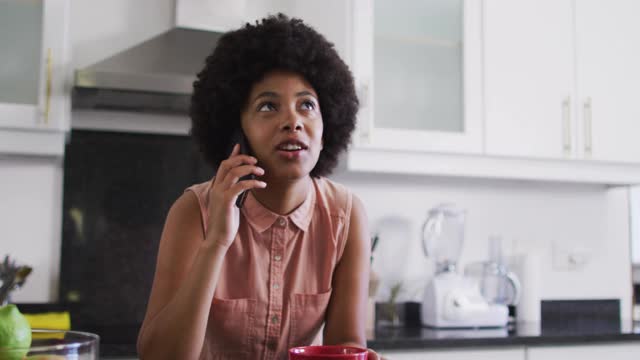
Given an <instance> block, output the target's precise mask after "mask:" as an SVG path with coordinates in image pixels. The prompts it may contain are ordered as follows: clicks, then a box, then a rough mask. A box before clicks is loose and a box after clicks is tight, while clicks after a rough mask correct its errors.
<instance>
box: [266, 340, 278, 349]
mask: <svg viewBox="0 0 640 360" xmlns="http://www.w3.org/2000/svg"><path fill="white" fill-rule="evenodd" d="M267 346H268V347H269V349H270V350H272V351H275V350H276V349H277V348H278V343H277V342H276V341H269V342H268V343H267Z"/></svg>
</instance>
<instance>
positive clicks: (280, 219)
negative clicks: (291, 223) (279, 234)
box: [278, 218, 287, 226]
mask: <svg viewBox="0 0 640 360" xmlns="http://www.w3.org/2000/svg"><path fill="white" fill-rule="evenodd" d="M286 224H287V220H285V219H284V218H279V219H278V225H280V226H285V225H286Z"/></svg>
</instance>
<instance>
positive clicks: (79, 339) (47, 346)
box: [0, 329, 100, 360]
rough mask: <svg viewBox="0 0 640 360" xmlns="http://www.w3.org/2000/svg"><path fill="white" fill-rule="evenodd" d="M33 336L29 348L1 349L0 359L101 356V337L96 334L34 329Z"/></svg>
mask: <svg viewBox="0 0 640 360" xmlns="http://www.w3.org/2000/svg"><path fill="white" fill-rule="evenodd" d="M31 338H32V340H31V347H30V348H29V349H20V348H2V349H0V360H5V359H7V360H14V359H24V360H98V359H99V357H100V355H99V353H100V352H99V350H100V337H99V336H98V335H95V334H91V333H87V332H80V331H61V330H40V329H33V330H31ZM25 353H26V356H25V357H24V358H22V357H21V356H22V354H25Z"/></svg>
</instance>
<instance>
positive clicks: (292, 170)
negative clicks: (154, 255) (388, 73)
mask: <svg viewBox="0 0 640 360" xmlns="http://www.w3.org/2000/svg"><path fill="white" fill-rule="evenodd" d="M357 108H358V99H357V97H356V95H355V91H354V85H353V78H352V76H351V73H350V72H349V69H348V68H347V66H346V65H345V64H344V62H343V61H342V60H341V59H340V57H339V56H338V54H337V53H336V51H335V49H334V48H333V45H332V44H331V43H329V42H328V41H327V40H326V39H325V38H324V37H323V36H322V35H320V34H318V33H317V32H316V31H314V30H313V29H311V28H310V27H308V26H306V25H305V24H303V23H302V21H300V20H297V19H289V18H287V17H286V16H284V15H282V14H280V15H278V16H273V17H269V18H266V19H263V20H262V21H261V22H259V23H256V24H255V25H251V24H247V25H246V26H245V27H243V28H241V29H239V30H236V31H233V32H229V33H227V34H225V35H224V36H222V37H221V38H220V40H219V42H218V44H217V46H216V48H215V50H214V51H213V53H212V55H211V56H209V57H208V58H207V61H206V65H205V67H204V69H203V70H202V71H201V72H200V73H199V74H198V78H197V81H196V82H195V83H194V92H193V97H192V104H191V111H190V115H191V119H192V134H193V136H194V138H195V139H196V141H197V142H198V144H199V146H200V149H201V151H202V153H203V154H204V156H205V158H206V159H207V160H208V162H209V163H210V164H211V165H213V166H214V168H217V172H216V176H215V177H214V178H213V179H212V180H211V181H209V182H206V183H203V184H198V185H194V186H192V187H190V188H189V189H187V191H185V193H184V194H183V195H182V196H181V197H180V198H179V199H178V200H177V201H176V202H175V204H174V205H173V206H172V208H171V210H170V211H169V214H168V216H167V220H166V224H165V227H164V231H163V234H162V239H161V241H160V249H159V253H158V261H157V267H156V274H155V279H154V284H153V289H152V291H151V296H150V299H149V304H148V308H147V314H146V317H145V320H144V323H143V325H142V329H141V330H140V334H139V338H138V352H139V354H140V356H141V358H143V359H154V360H159V359H198V358H199V359H286V358H287V351H288V349H289V348H291V347H293V346H302V345H310V344H312V343H313V342H314V338H316V335H319V333H320V329H321V327H322V325H323V324H324V328H323V331H322V333H321V334H320V335H322V339H323V340H322V341H323V343H324V344H343V345H351V346H359V347H363V346H365V343H366V340H365V335H364V323H365V313H364V309H365V304H366V296H367V287H368V274H369V268H368V266H369V263H368V261H369V252H370V250H369V240H368V239H369V232H368V229H367V220H366V215H365V211H364V208H363V205H362V203H361V202H360V200H358V199H357V198H356V197H355V196H353V195H352V194H351V193H350V192H349V190H348V189H346V188H345V187H343V186H341V185H339V184H337V183H334V182H332V181H330V180H328V179H326V178H324V177H323V176H325V175H327V174H329V173H330V172H331V170H332V169H333V168H334V167H335V165H336V163H337V159H338V155H339V154H340V153H341V152H342V151H344V150H345V149H346V147H347V145H348V143H349V141H350V136H351V133H352V131H353V129H354V126H355V115H356V112H357ZM234 134H243V139H244V141H246V143H247V145H248V148H249V149H251V150H250V153H249V154H241V153H240V146H239V144H237V143H236V141H237V140H236V136H235V135H234ZM230 148H232V150H231V152H230V153H229V149H230ZM247 175H253V176H254V177H255V178H254V179H248V180H245V179H244V178H242V179H241V177H245V176H247ZM244 191H247V192H248V195H247V197H246V201H245V202H244V206H242V208H240V209H239V208H238V207H237V206H236V205H235V202H236V199H237V198H238V196H239V195H240V194H241V193H243V192H244ZM316 341H319V340H318V339H316ZM369 358H370V359H377V356H376V355H375V353H374V352H372V351H371V352H370V355H369Z"/></svg>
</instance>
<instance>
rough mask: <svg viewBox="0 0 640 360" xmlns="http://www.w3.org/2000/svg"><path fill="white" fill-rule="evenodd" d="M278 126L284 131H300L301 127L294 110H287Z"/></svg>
mask: <svg viewBox="0 0 640 360" xmlns="http://www.w3.org/2000/svg"><path fill="white" fill-rule="evenodd" d="M280 128H281V130H284V131H301V130H302V129H303V125H302V120H301V119H300V116H299V115H298V114H297V113H296V112H295V111H294V110H289V111H287V112H286V113H285V114H284V119H283V121H282V124H281V127H280Z"/></svg>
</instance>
